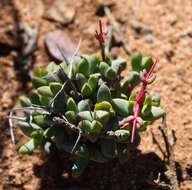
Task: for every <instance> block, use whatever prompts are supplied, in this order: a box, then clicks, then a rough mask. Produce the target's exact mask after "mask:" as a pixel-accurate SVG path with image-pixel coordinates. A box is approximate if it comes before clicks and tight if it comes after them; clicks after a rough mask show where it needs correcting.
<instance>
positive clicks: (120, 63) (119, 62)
mask: <svg viewBox="0 0 192 190" xmlns="http://www.w3.org/2000/svg"><path fill="white" fill-rule="evenodd" d="M126 64H127V62H126V60H123V59H116V60H113V61H112V63H111V67H112V69H113V70H114V71H115V72H116V73H120V72H121V71H123V70H124V69H125V68H126Z"/></svg>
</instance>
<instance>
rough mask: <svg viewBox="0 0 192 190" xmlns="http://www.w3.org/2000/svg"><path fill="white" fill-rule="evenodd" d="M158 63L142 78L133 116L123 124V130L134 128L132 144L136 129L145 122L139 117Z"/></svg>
mask: <svg viewBox="0 0 192 190" xmlns="http://www.w3.org/2000/svg"><path fill="white" fill-rule="evenodd" d="M156 63H157V61H156V62H155V63H154V64H153V65H152V67H151V68H150V70H149V71H148V72H147V73H145V74H144V75H143V77H142V86H141V89H140V91H139V94H138V96H137V98H136V101H135V105H134V108H133V115H132V116H129V117H127V118H125V119H124V120H123V121H122V122H121V123H122V124H123V126H122V128H127V127H129V126H130V125H131V126H132V133H131V142H132V143H133V141H134V138H135V130H136V128H139V127H140V126H141V125H142V124H143V121H142V119H141V118H140V117H139V115H140V113H141V110H142V107H143V103H144V101H145V95H146V91H147V85H148V84H149V83H150V81H151V80H152V78H153V76H154V75H153V74H154V68H155V66H156Z"/></svg>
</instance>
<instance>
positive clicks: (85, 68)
mask: <svg viewBox="0 0 192 190" xmlns="http://www.w3.org/2000/svg"><path fill="white" fill-rule="evenodd" d="M79 72H80V73H82V74H84V75H85V76H89V74H90V67H89V63H88V61H87V60H86V59H82V61H81V62H80V63H79Z"/></svg>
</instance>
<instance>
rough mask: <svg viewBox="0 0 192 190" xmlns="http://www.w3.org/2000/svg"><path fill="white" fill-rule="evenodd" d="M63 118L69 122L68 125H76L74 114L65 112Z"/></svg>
mask: <svg viewBox="0 0 192 190" xmlns="http://www.w3.org/2000/svg"><path fill="white" fill-rule="evenodd" d="M65 117H66V118H67V120H68V121H69V123H73V124H75V123H76V113H75V112H74V111H67V112H65Z"/></svg>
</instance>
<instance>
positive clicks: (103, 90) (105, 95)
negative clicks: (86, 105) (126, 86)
mask: <svg viewBox="0 0 192 190" xmlns="http://www.w3.org/2000/svg"><path fill="white" fill-rule="evenodd" d="M110 100H111V92H110V90H109V88H108V87H107V86H106V85H105V84H103V85H101V86H100V88H99V90H98V92H97V101H98V102H101V101H110Z"/></svg>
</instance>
